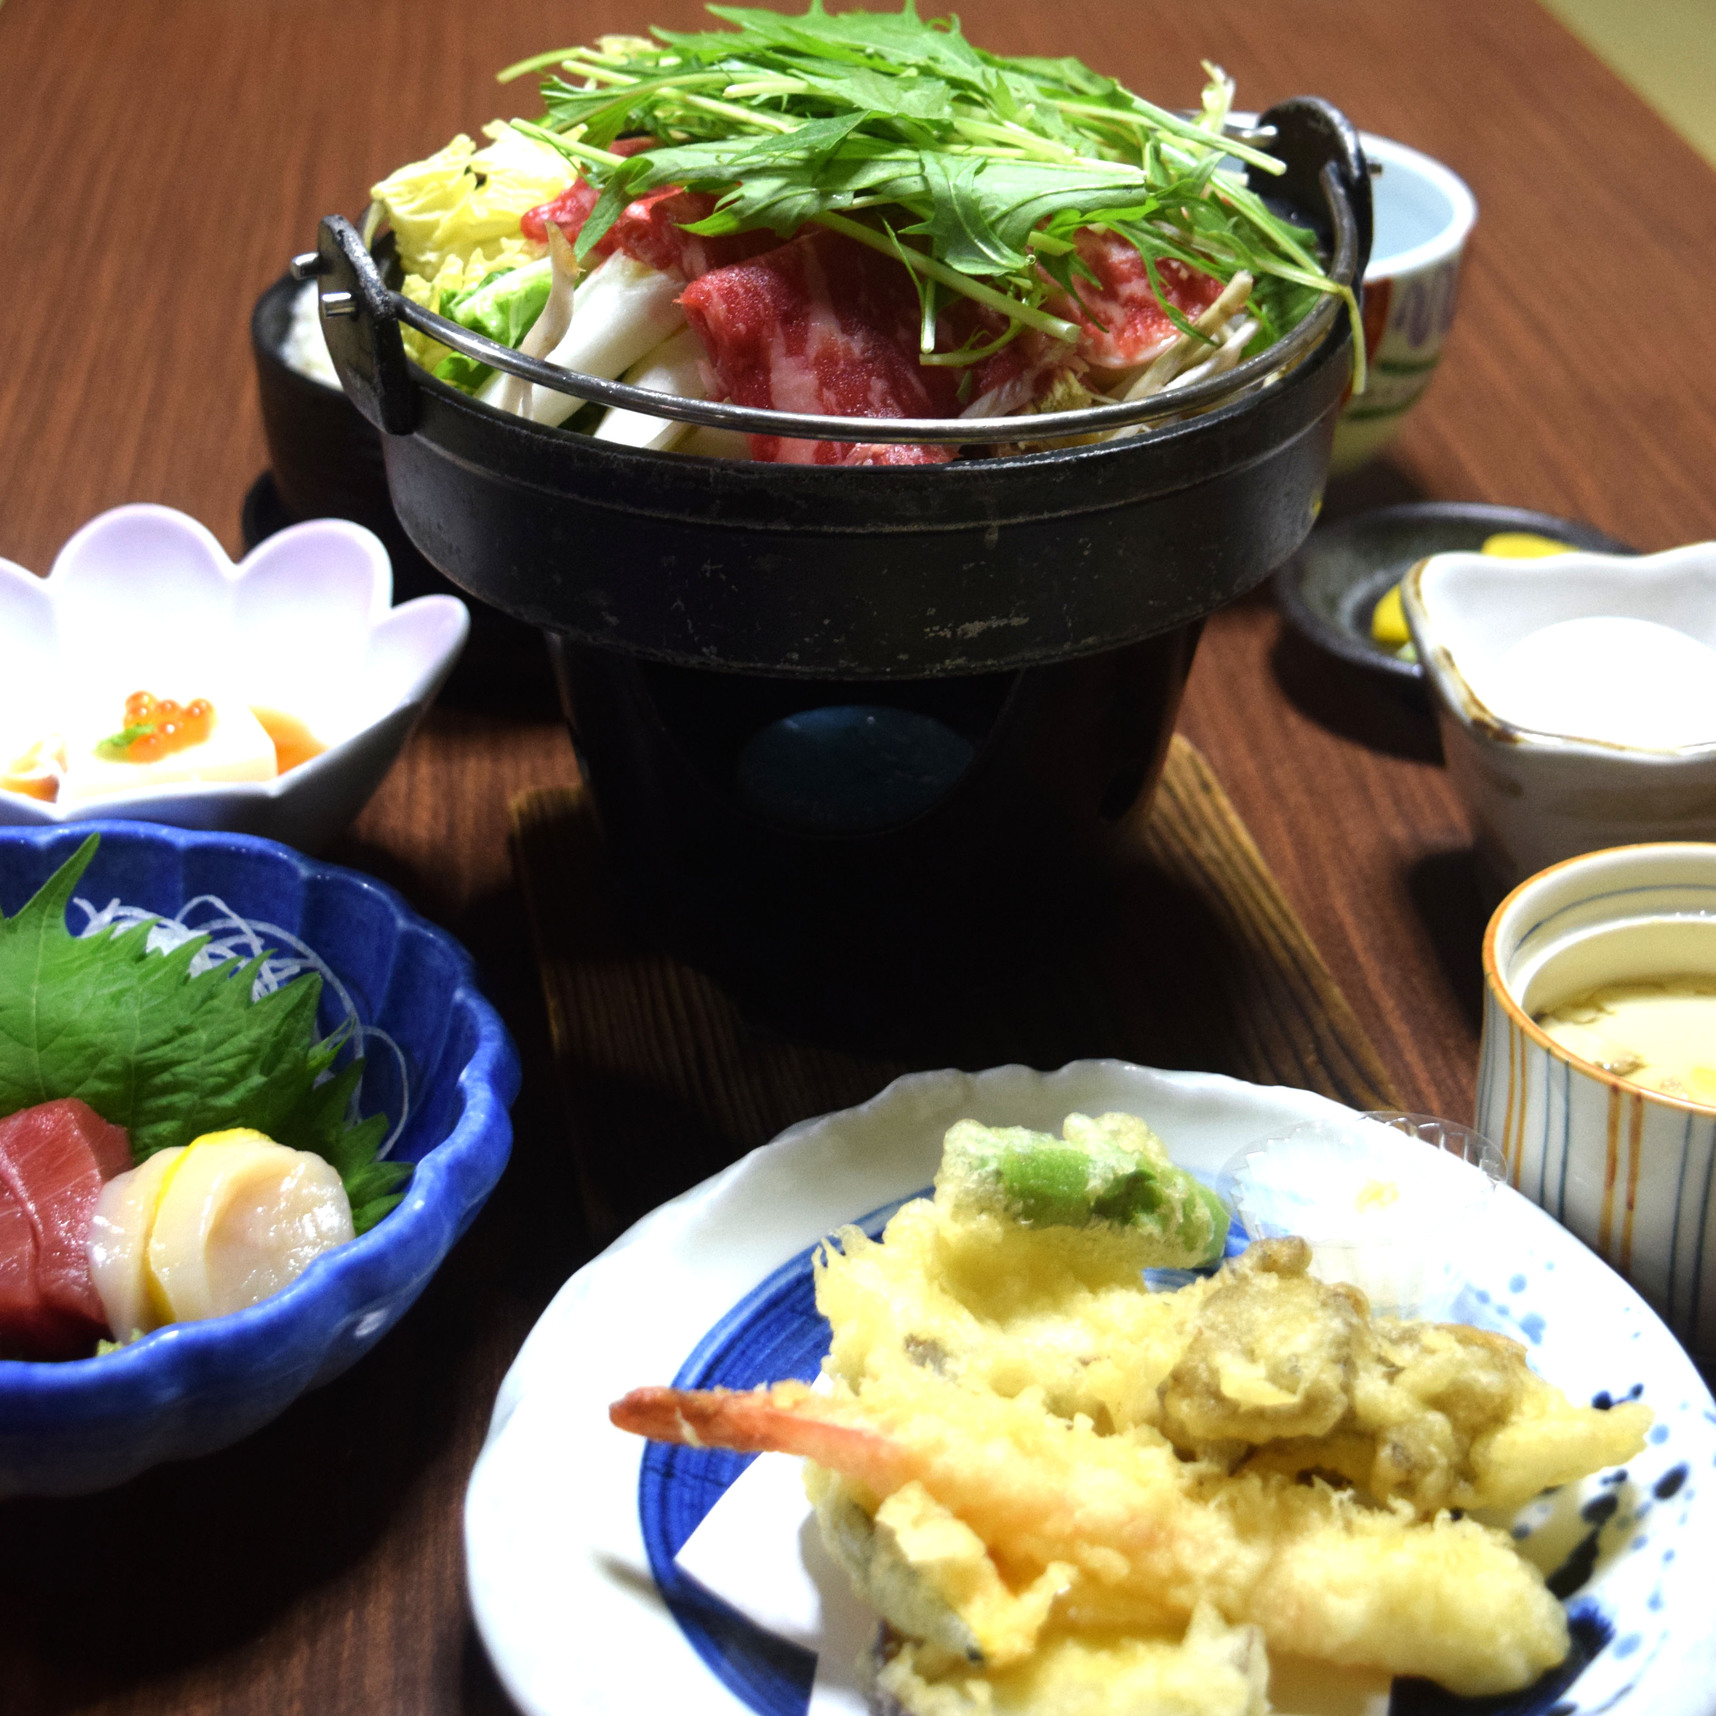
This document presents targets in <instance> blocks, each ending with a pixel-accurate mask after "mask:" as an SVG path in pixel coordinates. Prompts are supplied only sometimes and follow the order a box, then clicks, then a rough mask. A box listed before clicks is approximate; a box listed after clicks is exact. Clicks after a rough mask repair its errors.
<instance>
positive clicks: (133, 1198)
mask: <svg viewBox="0 0 1716 1716" xmlns="http://www.w3.org/2000/svg"><path fill="white" fill-rule="evenodd" d="M184 1154H185V1152H184V1149H183V1148H182V1147H179V1148H175V1149H171V1150H157V1151H156V1152H155V1154H154V1155H153V1156H151V1157H149V1158H148V1160H147V1161H145V1162H143V1163H142V1164H140V1165H139V1166H138V1167H135V1168H132V1169H131V1170H130V1171H129V1172H128V1173H124V1174H115V1175H114V1177H113V1178H112V1179H111V1180H109V1181H108V1182H107V1183H106V1185H104V1186H103V1187H102V1188H101V1193H100V1195H99V1196H98V1197H97V1198H96V1200H95V1211H94V1213H93V1214H92V1215H91V1217H90V1222H89V1238H88V1240H87V1241H86V1247H87V1250H88V1254H89V1275H90V1280H91V1281H92V1282H94V1284H95V1290H96V1293H97V1294H98V1295H99V1296H100V1299H101V1306H102V1310H103V1311H105V1312H106V1314H107V1326H108V1328H109V1329H110V1330H111V1331H112V1333H113V1338H114V1339H115V1340H118V1341H126V1340H130V1338H131V1337H132V1336H133V1335H135V1334H147V1333H148V1331H149V1330H150V1329H153V1328H158V1327H159V1326H160V1324H161V1322H162V1321H163V1319H162V1318H161V1317H160V1316H158V1315H157V1314H156V1312H155V1309H154V1307H153V1306H152V1305H151V1303H150V1295H149V1259H148V1250H149V1235H150V1232H151V1230H152V1229H153V1228H154V1226H155V1211H156V1209H157V1208H158V1207H159V1206H160V1202H161V1195H162V1193H163V1192H165V1190H166V1189H167V1186H168V1184H169V1183H170V1182H171V1180H172V1178H173V1174H174V1172H175V1171H176V1170H177V1168H178V1165H179V1161H180V1159H181V1158H182V1157H183V1156H184Z"/></svg>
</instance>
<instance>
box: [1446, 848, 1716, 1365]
mask: <svg viewBox="0 0 1716 1716" xmlns="http://www.w3.org/2000/svg"><path fill="white" fill-rule="evenodd" d="M1673 978H1695V979H1706V980H1716V845H1711V844H1707V843H1704V842H1693V841H1676V842H1663V843H1658V844H1653V845H1646V846H1616V847H1611V848H1609V849H1608V850H1607V851H1602V852H1588V853H1586V854H1584V855H1583V856H1582V857H1578V858H1570V859H1568V860H1567V861H1566V862H1565V863H1562V864H1556V865H1552V866H1551V867H1550V868H1549V869H1547V870H1543V871H1540V872H1539V873H1538V874H1537V875H1535V876H1532V877H1530V878H1529V879H1528V880H1526V881H1524V882H1522V883H1520V885H1519V886H1518V887H1517V888H1515V889H1514V891H1513V892H1512V893H1511V894H1509V895H1508V897H1507V898H1506V899H1505V900H1503V901H1502V903H1501V905H1500V906H1498V907H1497V908H1496V913H1495V916H1494V917H1493V918H1491V919H1490V925H1489V929H1488V931H1487V932H1486V934H1485V936H1484V982H1485V993H1484V1030H1483V1048H1482V1052H1481V1056H1480V1060H1479V1066H1478V1112H1477V1129H1478V1131H1480V1132H1482V1133H1484V1134H1486V1135H1487V1136H1488V1137H1490V1138H1491V1139H1493V1140H1494V1141H1495V1142H1496V1143H1497V1144H1498V1145H1499V1146H1500V1147H1501V1150H1502V1154H1503V1156H1504V1157H1505V1158H1506V1163H1507V1177H1508V1179H1509V1181H1510V1182H1511V1184H1513V1185H1514V1186H1515V1187H1517V1188H1518V1189H1519V1190H1520V1191H1521V1192H1523V1193H1524V1194H1525V1195H1526V1196H1527V1197H1529V1198H1532V1199H1534V1200H1535V1201H1536V1202H1537V1203H1539V1204H1541V1205H1542V1206H1543V1208H1544V1209H1546V1210H1547V1211H1548V1212H1549V1213H1550V1214H1551V1215H1552V1216H1554V1217H1555V1218H1556V1219H1557V1220H1558V1221H1560V1222H1563V1223H1564V1224H1565V1225H1566V1226H1567V1227H1569V1228H1571V1229H1572V1230H1573V1232H1574V1233H1576V1234H1577V1235H1578V1236H1579V1237H1580V1238H1581V1239H1582V1240H1584V1241H1585V1243H1586V1244H1587V1245H1589V1246H1590V1247H1591V1248H1592V1249H1593V1250H1594V1251H1596V1252H1597V1253H1598V1254H1599V1255H1600V1256H1602V1257H1603V1258H1605V1259H1606V1260H1607V1261H1608V1262H1609V1263H1610V1264H1612V1265H1613V1266H1614V1268H1615V1269H1617V1270H1618V1271H1619V1272H1620V1273H1621V1274H1622V1275H1624V1276H1626V1277H1627V1279H1628V1280H1629V1281H1631V1282H1632V1283H1633V1285H1634V1286H1635V1287H1637V1288H1638V1290H1639V1291H1640V1292H1641V1293H1643V1294H1644V1296H1645V1297H1646V1298H1647V1299H1648V1300H1650V1302H1651V1303H1652V1304H1653V1305H1654V1306H1655V1307H1656V1308H1657V1310H1658V1311H1660V1312H1661V1313H1662V1315H1663V1317H1664V1319H1665V1320H1666V1321H1667V1322H1668V1324H1669V1326H1670V1327H1671V1328H1673V1329H1674V1331H1675V1332H1676V1334H1678V1335H1679V1336H1680V1338H1681V1340H1683V1341H1684V1342H1685V1343H1686V1345H1687V1346H1688V1348H1690V1349H1691V1350H1692V1352H1693V1353H1694V1354H1695V1355H1701V1356H1704V1357H1716V1197H1713V1195H1712V1192H1713V1171H1716V1107H1711V1106H1708V1105H1706V1104H1703V1103H1700V1102H1694V1101H1690V1100H1682V1099H1680V1098H1677V1097H1673V1096H1664V1095H1660V1094H1658V1093H1657V1092H1656V1091H1654V1090H1646V1089H1644V1088H1642V1087H1641V1086H1639V1085H1635V1084H1632V1083H1630V1082H1628V1081H1627V1080H1626V1079H1623V1078H1620V1077H1618V1076H1617V1075H1616V1074H1615V1073H1613V1072H1610V1071H1608V1070H1606V1068H1604V1067H1603V1066H1600V1065H1598V1064H1597V1063H1596V1062H1595V1061H1592V1060H1584V1059H1581V1058H1580V1057H1579V1056H1578V1055H1576V1054H1573V1053H1571V1052H1570V1051H1569V1050H1568V1049H1566V1048H1563V1047H1562V1046H1561V1045H1560V1044H1559V1043H1556V1042H1554V1041H1552V1040H1551V1038H1550V1037H1549V1035H1548V1034H1547V1033H1546V1032H1545V1030H1544V1029H1543V1027H1542V1026H1541V1025H1539V1024H1538V1023H1537V1020H1538V1018H1540V1017H1541V1016H1542V1015H1543V1014H1544V1013H1545V1012H1546V1011H1547V1010H1548V1009H1550V1008H1554V1007H1559V1006H1562V1005H1564V1004H1565V1003H1567V1002H1569V1001H1572V1000H1574V999H1575V998H1577V997H1580V996H1584V995H1586V994H1588V993H1589V992H1590V991H1592V990H1594V989H1597V988H1600V987H1603V986H1606V985H1609V984H1617V983H1631V982H1639V981H1660V980H1665V979H1673ZM1711 1005H1712V1008H1713V1009H1716V998H1713V999H1712V1002H1711ZM1709 1064H1710V1066H1712V1067H1716V1031H1713V1032H1712V1035H1711V1041H1710V1051H1709Z"/></svg>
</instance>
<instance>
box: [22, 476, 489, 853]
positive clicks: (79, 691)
mask: <svg viewBox="0 0 1716 1716" xmlns="http://www.w3.org/2000/svg"><path fill="white" fill-rule="evenodd" d="M392 600H393V568H392V565H391V563H390V562H389V560H388V556H387V550H386V549H385V548H384V547H383V546H382V545H381V543H380V542H379V541H378V540H377V539H376V537H375V536H373V535H372V534H371V533H370V532H369V531H367V530H365V529H363V528H362V526H360V525H355V524H348V523H346V522H345V521H344V520H342V519H316V520H313V521H311V522H310V523H307V524H299V525H294V526H293V527H292V528H291V529H289V530H283V531H281V532H280V534H279V535H277V536H272V537H270V538H269V539H268V540H267V541H266V542H264V543H262V544H261V545H260V546H258V547H257V548H255V549H254V550H253V551H252V552H251V553H250V554H248V555H246V556H245V558H244V560H243V561H242V562H241V563H240V564H239V565H237V566H235V565H233V563H232V561H231V560H229V559H228V558H227V556H226V553H225V551H224V550H223V549H222V548H221V546H220V544H219V543H218V542H217V541H216V540H215V538H214V536H213V535H212V534H211V533H210V532H209V531H208V530H207V529H205V528H204V527H203V526H202V525H200V524H199V523H197V521H196V520H195V519H193V518H188V517H187V516H186V515H185V514H184V513H181V512H175V511H174V510H173V509H172V508H171V507H164V506H146V505H137V506H122V507H116V508H114V509H113V511H111V512H105V513H102V514H101V515H100V516H99V517H97V518H94V519H92V520H90V522H89V523H88V524H86V525H85V526H84V527H83V528H82V529H81V530H80V531H78V533H77V534H76V535H75V536H74V537H72V539H71V541H69V542H68V543H67V544H66V545H65V547H64V548H62V549H61V550H60V552H59V555H58V557H57V558H56V559H55V561H54V565H53V570H52V571H51V572H50V573H49V574H48V576H47V577H46V578H45V579H44V578H37V577H35V576H34V575H32V574H31V573H29V572H27V571H26V570H25V569H24V568H23V567H21V566H18V565H16V564H14V563H13V562H11V561H8V560H0V742H4V741H5V739H6V738H7V737H8V736H10V735H30V736H39V735H40V734H41V733H42V732H44V731H47V730H49V729H51V728H52V727H53V726H54V724H55V721H56V720H57V719H58V718H59V712H60V711H62V710H64V709H65V708H66V707H68V705H69V704H71V703H72V702H74V701H75V700H76V699H78V698H79V697H80V696H81V697H86V698H87V697H92V696H95V695H97V694H100V695H103V696H107V695H111V694H112V693H113V690H114V688H115V687H119V688H120V689H119V691H118V696H119V697H121V698H123V697H124V696H125V695H127V694H128V693H129V692H130V691H133V690H139V689H155V690H159V689H160V688H163V687H172V686H187V687H190V688H192V689H191V694H192V695H209V696H218V695H227V694H236V695H238V696H240V697H242V700H243V701H244V702H245V703H247V704H250V705H252V706H256V707H263V708H270V709H278V710H281V711H283V712H285V713H287V714H289V715H294V716H296V717H297V718H298V719H299V720H301V721H303V722H305V723H306V724H307V725H308V726H309V728H310V729H311V731H312V732H313V733H314V734H315V736H316V737H317V738H318V739H319V740H321V742H322V743H323V744H324V745H326V747H327V749H326V750H324V751H323V752H322V753H321V754H320V755H319V756H316V757H313V758H311V759H310V761H308V762H306V763H301V764H299V766H298V767H296V768H294V769H290V770H288V771H287V772H286V773H285V774H282V775H277V776H275V777H274V778H273V779H272V780H265V781H238V782H232V781H198V782H191V783H178V784H174V785H171V786H167V785H161V786H157V787H155V788H153V789H148V788H145V789H139V790H133V791H130V792H126V793H122V794H115V795H111V796H106V797H102V798H99V799H94V798H91V799H79V800H77V801H75V802H72V803H68V804H57V803H46V802H44V801H42V800H40V799H36V798H32V797H29V796H27V795H25V794H22V793H15V792H7V791H3V790H0V824H5V825H20V824H24V825H28V824H41V823H61V822H77V821H85V820H88V819H90V818H94V817H113V816H121V817H129V818H132V819H134V820H137V821H142V822H163V823H170V824H173V825H175V826H177V827H181V828H204V829H221V830H227V831H231V832H236V833H242V834H259V835H263V836H265V837H266V838H268V839H271V840H279V841H282V842H284V843H286V844H288V845H291V846H296V847H299V848H301V849H304V850H312V851H313V850H315V849H316V848H317V847H320V846H322V845H325V844H326V843H327V842H328V841H329V840H331V839H332V838H333V837H334V836H335V835H336V834H338V833H339V832H340V831H341V830H342V829H343V828H345V827H346V825H347V824H348V823H349V822H351V820H352V818H353V817H355V816H356V815H357V813H358V812H359V811H360V810H361V809H362V808H363V806H364V804H365V803H366V801H367V800H368V799H369V797H370V795H371V794H372V793H373V792H374V791H375V789H376V788H377V786H379V785H380V784H381V779H382V776H383V775H385V774H386V773H387V771H388V769H389V768H390V767H391V766H392V763H393V760H394V758H395V757H397V756H398V754H399V752H400V749H401V747H402V746H403V745H404V743H405V741H406V739H407V738H408V737H409V736H410V734H411V730H412V729H413V728H414V727H415V726H416V724H417V722H418V721H419V720H420V719H421V718H422V715H423V713H424V711H425V710H426V709H427V708H428V707H429V704H430V703H431V702H432V701H433V699H434V696H435V693H436V692H437V691H438V690H439V689H440V687H441V684H442V681H443V680H445V678H446V677H447V674H448V673H449V672H450V671H451V669H452V667H453V664H454V662H455V661H457V659H458V656H459V651H460V650H461V649H462V648H463V647H464V642H465V635H466V633H467V632H468V631H469V629H470V616H469V614H468V613H467V612H466V610H465V605H464V603H462V602H460V601H457V600H455V599H454V598H453V597H451V596H421V597H419V598H418V599H417V600H416V601H413V602H407V603H405V604H404V606H402V607H398V608H395V607H392V606H391V603H392ZM217 687H218V688H219V691H218V692H217V690H216V688H217ZM205 688H206V689H205ZM228 688H235V689H234V691H233V692H232V693H229V692H228ZM162 694H164V695H174V693H173V692H171V691H170V690H166V691H163V693H162ZM217 707H218V703H217ZM0 760H3V759H0Z"/></svg>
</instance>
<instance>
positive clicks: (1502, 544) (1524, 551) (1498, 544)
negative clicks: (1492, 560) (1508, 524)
mask: <svg viewBox="0 0 1716 1716" xmlns="http://www.w3.org/2000/svg"><path fill="white" fill-rule="evenodd" d="M1478 552H1479V553H1480V554H1493V555H1495V556H1496V557H1497V558H1498V559H1500V560H1541V559H1543V558H1544V557H1545V556H1546V555H1550V554H1571V553H1573V552H1574V549H1573V545H1572V544H1571V543H1569V542H1557V541H1556V540H1555V539H1554V538H1553V537H1549V536H1539V535H1537V534H1536V532H1535V531H1530V530H1498V531H1497V532H1496V533H1495V535H1494V536H1486V537H1485V538H1484V545H1483V547H1482V548H1481V549H1479V551H1478Z"/></svg>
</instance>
